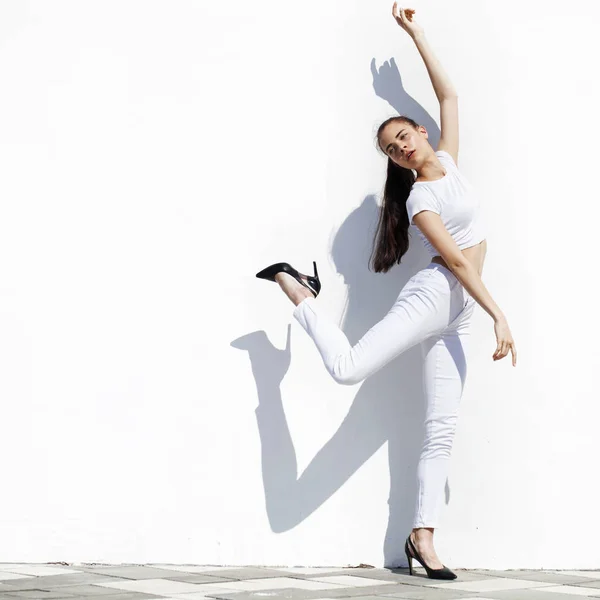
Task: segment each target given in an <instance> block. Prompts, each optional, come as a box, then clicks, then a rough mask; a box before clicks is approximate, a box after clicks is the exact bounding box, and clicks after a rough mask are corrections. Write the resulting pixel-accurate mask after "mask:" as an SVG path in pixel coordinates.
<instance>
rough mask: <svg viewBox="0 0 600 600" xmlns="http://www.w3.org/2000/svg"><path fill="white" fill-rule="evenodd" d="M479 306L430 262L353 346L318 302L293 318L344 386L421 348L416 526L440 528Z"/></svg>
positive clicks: (300, 309)
mask: <svg viewBox="0 0 600 600" xmlns="http://www.w3.org/2000/svg"><path fill="white" fill-rule="evenodd" d="M474 305H475V301H474V300H473V298H472V297H471V295H470V294H469V293H468V292H467V291H466V290H465V289H464V288H463V286H462V285H461V284H460V282H459V281H458V279H456V277H455V275H454V274H453V273H452V272H451V271H450V270H449V269H447V268H446V267H443V266H441V265H438V264H437V263H431V264H430V265H428V266H427V267H426V268H424V269H422V270H421V271H419V272H418V273H416V274H415V275H414V276H413V277H411V279H409V281H408V282H407V283H406V285H405V286H404V287H403V288H402V291H401V292H400V295H399V296H398V299H397V300H396V302H395V303H394V305H393V306H392V308H391V309H390V311H389V313H388V314H387V315H386V316H385V317H384V318H383V319H382V320H381V321H379V323H377V324H376V325H374V326H373V327H372V328H371V329H370V330H369V331H368V332H367V333H366V334H365V335H364V336H363V337H362V339H361V340H360V341H359V342H358V343H357V344H356V345H355V346H351V345H350V343H349V342H348V338H347V337H346V335H345V334H344V332H343V331H342V330H341V329H340V328H339V327H338V326H337V325H335V324H334V323H332V322H331V321H330V320H329V319H328V318H327V317H325V316H324V315H323V314H322V313H321V311H320V310H319V306H318V302H317V301H316V299H315V298H307V299H306V300H303V301H302V302H301V303H300V304H299V305H298V306H297V307H296V308H295V310H294V317H295V318H296V319H297V320H298V322H299V323H300V325H302V327H303V328H304V329H305V331H306V332H307V333H308V335H310V337H311V338H312V339H313V340H314V342H315V344H316V346H317V349H318V350H319V352H320V354H321V357H322V358H323V362H324V363H325V367H326V368H327V370H328V371H329V373H330V374H331V376H332V377H333V378H334V379H335V380H336V381H337V382H339V383H343V384H348V385H352V384H355V383H358V382H359V381H362V380H363V379H365V378H366V377H369V376H370V375H373V373H375V372H376V371H378V370H379V369H381V368H382V367H383V366H384V365H386V364H387V363H388V362H390V361H391V360H392V359H393V358H395V357H396V356H398V355H399V354H401V353H402V352H404V351H405V350H408V349H409V348H411V347H412V346H414V345H416V344H418V343H420V344H421V351H422V355H423V360H424V368H423V375H424V377H423V387H424V390H425V396H426V412H425V439H424V442H423V447H422V450H421V455H420V458H419V465H418V468H417V480H418V489H417V500H416V507H415V515H414V520H413V527H436V526H437V524H438V520H439V514H440V510H441V507H442V503H443V496H444V485H445V483H446V477H447V474H448V466H449V459H450V453H451V450H452V442H453V440H454V432H455V430H456V422H457V417H458V409H459V405H460V399H461V397H462V391H463V387H464V384H465V378H466V375H467V363H466V353H467V340H468V336H469V326H470V321H471V315H472V314H473V307H474Z"/></svg>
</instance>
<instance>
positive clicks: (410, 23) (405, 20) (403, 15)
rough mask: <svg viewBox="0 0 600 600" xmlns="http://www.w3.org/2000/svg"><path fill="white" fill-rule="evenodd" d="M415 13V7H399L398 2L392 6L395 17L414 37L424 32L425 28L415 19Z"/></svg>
mask: <svg viewBox="0 0 600 600" xmlns="http://www.w3.org/2000/svg"><path fill="white" fill-rule="evenodd" d="M414 14H415V10H414V9H413V8H398V2H394V6H392V15H393V16H394V19H396V22H397V23H398V25H400V27H402V29H404V31H406V33H408V35H410V37H411V38H413V39H414V38H415V37H416V36H417V35H421V34H422V33H423V28H422V27H421V26H420V25H419V24H418V23H416V22H415V21H414V20H413V17H414Z"/></svg>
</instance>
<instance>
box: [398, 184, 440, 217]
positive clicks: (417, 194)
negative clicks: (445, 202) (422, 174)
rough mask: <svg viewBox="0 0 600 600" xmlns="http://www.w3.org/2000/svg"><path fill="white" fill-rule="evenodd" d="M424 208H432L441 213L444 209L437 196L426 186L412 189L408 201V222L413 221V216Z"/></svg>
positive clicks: (431, 209) (433, 210)
mask: <svg viewBox="0 0 600 600" xmlns="http://www.w3.org/2000/svg"><path fill="white" fill-rule="evenodd" d="M424 210H430V211H432V212H434V213H436V214H438V215H439V214H441V212H442V210H441V207H440V206H439V203H438V201H437V199H436V198H435V196H434V195H433V194H432V193H431V192H430V191H429V190H428V189H427V188H424V187H419V188H414V187H413V189H412V190H411V192H410V194H409V196H408V199H407V201H406V211H407V212H408V222H409V223H410V224H411V225H414V223H413V217H414V216H415V215H416V214H417V213H420V212H422V211H424Z"/></svg>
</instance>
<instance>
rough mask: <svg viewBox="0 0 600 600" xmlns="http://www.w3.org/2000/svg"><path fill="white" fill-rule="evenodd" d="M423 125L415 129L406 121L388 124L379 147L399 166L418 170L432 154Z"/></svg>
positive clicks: (380, 138) (380, 139) (380, 137)
mask: <svg viewBox="0 0 600 600" xmlns="http://www.w3.org/2000/svg"><path fill="white" fill-rule="evenodd" d="M427 137H428V135H427V130H426V129H425V127H423V126H422V125H419V127H418V128H417V129H415V128H414V127H413V126H412V125H411V124H410V123H406V122H405V121H392V122H391V123H388V124H387V125H386V126H385V127H384V129H383V131H382V132H381V135H380V136H379V146H380V147H381V149H382V150H383V151H384V152H385V153H386V155H387V156H389V157H390V158H391V159H392V160H393V161H394V162H395V163H396V164H397V165H398V166H400V167H404V168H405V169H418V168H419V166H420V165H422V164H423V163H424V162H425V160H426V159H427V158H428V157H429V155H430V154H431V152H432V150H433V149H432V148H431V145H430V144H429V142H428V141H427Z"/></svg>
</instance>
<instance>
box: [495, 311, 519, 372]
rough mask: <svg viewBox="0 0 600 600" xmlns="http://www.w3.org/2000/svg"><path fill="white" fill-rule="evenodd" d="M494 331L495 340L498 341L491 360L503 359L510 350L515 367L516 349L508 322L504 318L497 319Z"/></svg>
mask: <svg viewBox="0 0 600 600" xmlns="http://www.w3.org/2000/svg"><path fill="white" fill-rule="evenodd" d="M494 331H495V332H496V340H497V341H498V345H497V347H496V352H494V356H493V357H492V358H493V359H494V360H500V359H501V358H504V357H505V356H506V355H507V354H508V351H509V350H510V352H511V354H512V364H513V367H516V366H517V348H516V346H515V342H514V340H513V337H512V334H511V333H510V329H509V327H508V321H507V320H506V318H504V317H503V318H501V319H498V321H496V322H495V323H494Z"/></svg>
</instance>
